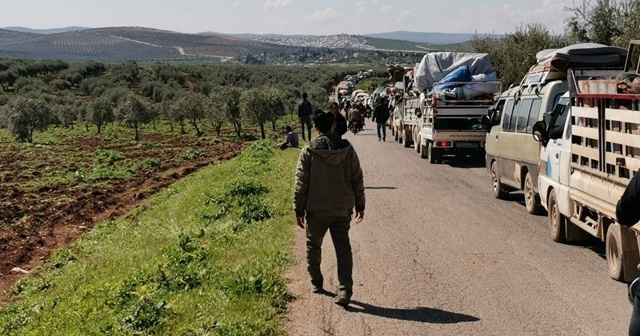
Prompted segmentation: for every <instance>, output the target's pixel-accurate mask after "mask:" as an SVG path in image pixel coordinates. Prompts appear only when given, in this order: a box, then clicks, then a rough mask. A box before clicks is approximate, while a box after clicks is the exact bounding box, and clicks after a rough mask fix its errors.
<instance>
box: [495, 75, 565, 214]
mask: <svg viewBox="0 0 640 336" xmlns="http://www.w3.org/2000/svg"><path fill="white" fill-rule="evenodd" d="M554 78H555V79H554ZM567 90H568V87H567V80H566V75H565V74H562V73H559V72H553V71H551V70H549V69H545V68H542V69H539V70H537V71H536V70H535V69H532V71H531V72H530V73H529V74H528V75H527V76H525V78H524V80H523V81H522V83H521V85H520V86H517V87H513V88H511V89H509V90H507V91H506V92H504V93H503V94H502V96H501V97H500V99H499V100H498V102H497V103H496V105H494V106H493V107H492V110H493V112H492V116H491V126H492V127H491V130H490V132H489V133H488V134H487V138H486V140H485V151H486V165H487V169H488V170H489V174H490V175H491V179H492V186H493V193H494V196H495V197H496V198H500V199H505V198H507V195H508V194H509V192H511V191H516V190H522V191H523V192H524V196H525V204H526V208H527V211H528V212H529V213H531V214H537V213H540V212H542V210H543V209H542V206H541V205H540V198H539V196H538V194H537V193H538V170H537V167H538V158H539V153H540V144H539V143H538V142H537V141H535V140H534V139H533V137H532V136H531V131H532V128H533V124H534V123H536V122H537V121H538V120H542V119H543V118H544V114H545V112H547V111H551V110H553V107H554V105H555V104H556V102H558V100H559V99H560V97H562V95H563V94H564V93H565V92H567Z"/></svg>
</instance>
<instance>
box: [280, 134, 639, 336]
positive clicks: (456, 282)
mask: <svg viewBox="0 0 640 336" xmlns="http://www.w3.org/2000/svg"><path fill="white" fill-rule="evenodd" d="M368 126H369V125H368ZM371 128H372V127H371V126H369V127H368V129H367V130H365V131H364V132H363V133H360V134H358V135H356V136H353V135H349V136H347V138H348V139H349V140H350V141H352V143H353V144H354V146H355V147H356V149H357V151H358V153H359V156H360V160H361V162H362V167H363V170H364V173H365V186H366V187H367V190H366V196H367V210H366V217H365V221H364V222H362V223H361V224H359V225H353V226H352V229H351V239H352V245H353V253H354V265H355V266H354V282H355V285H354V296H353V300H354V301H353V303H352V305H351V307H349V308H348V309H346V310H345V309H343V308H341V307H339V306H337V305H335V304H334V303H333V299H332V298H331V297H330V296H329V295H316V294H311V292H310V288H311V286H310V284H309V282H308V276H307V274H306V270H305V265H304V236H303V232H302V230H299V231H298V232H297V235H296V254H297V258H298V261H299V262H298V265H297V266H296V267H295V268H294V269H293V270H291V272H290V273H291V274H290V277H291V279H292V284H291V289H292V291H293V293H294V294H295V295H296V296H297V297H298V300H296V301H295V302H294V303H293V307H292V311H291V313H290V315H289V322H288V324H287V330H288V332H289V333H290V334H291V335H305V336H313V335H624V334H625V333H626V330H627V326H628V320H629V315H630V313H631V305H630V304H629V303H628V301H627V299H626V287H625V285H624V284H621V283H618V282H615V281H613V280H611V279H610V278H609V277H608V274H607V268H606V261H605V260H604V259H603V257H602V255H603V251H604V248H603V244H602V243H598V242H595V243H592V244H590V245H591V246H588V245H589V244H583V245H582V246H570V245H561V244H557V243H554V242H553V241H552V240H551V239H550V238H549V234H548V229H547V226H546V225H547V221H546V217H536V216H531V215H528V214H527V213H526V211H525V208H524V205H523V199H522V196H518V195H514V196H513V197H512V198H513V200H511V201H500V200H496V199H494V198H493V197H492V194H491V190H490V181H489V177H488V174H487V172H486V169H484V168H482V167H474V168H465V167H460V165H456V164H454V163H451V164H447V163H445V164H441V165H429V163H428V162H427V161H426V160H423V159H420V158H419V155H417V154H416V153H415V151H414V150H413V148H409V149H407V148H402V146H401V145H399V144H398V143H395V142H393V141H389V140H387V142H386V143H382V142H377V137H376V136H375V135H374V131H373V130H372V129H371ZM389 138H390V137H389ZM323 248H324V250H323V258H324V259H323V272H324V274H325V283H326V284H325V288H326V289H328V290H329V291H331V292H333V293H335V292H336V287H337V278H336V274H335V273H336V267H335V255H334V253H333V246H332V244H331V239H330V237H329V236H328V235H327V238H326V239H325V245H324V246H323Z"/></svg>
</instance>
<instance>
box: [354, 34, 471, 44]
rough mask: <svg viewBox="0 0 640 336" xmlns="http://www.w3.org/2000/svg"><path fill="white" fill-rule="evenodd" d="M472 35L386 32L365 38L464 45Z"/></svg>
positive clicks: (368, 35) (367, 35)
mask: <svg viewBox="0 0 640 336" xmlns="http://www.w3.org/2000/svg"><path fill="white" fill-rule="evenodd" d="M473 35H474V34H468V33H431V32H426V33H422V32H408V31H396V32H388V33H379V34H365V35H364V36H366V37H373V38H381V39H389V40H400V41H410V42H417V43H427V44H436V45H438V44H439V45H442V44H456V43H464V42H467V41H469V40H471V38H472V37H473Z"/></svg>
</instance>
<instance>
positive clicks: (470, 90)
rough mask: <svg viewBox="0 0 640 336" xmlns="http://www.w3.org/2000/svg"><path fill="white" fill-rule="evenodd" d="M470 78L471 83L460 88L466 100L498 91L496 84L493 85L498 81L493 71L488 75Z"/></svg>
mask: <svg viewBox="0 0 640 336" xmlns="http://www.w3.org/2000/svg"><path fill="white" fill-rule="evenodd" d="M471 77H472V79H471V83H469V84H466V85H465V86H464V87H463V88H462V93H463V95H464V96H465V97H466V98H467V99H473V98H475V97H478V96H486V95H491V94H494V93H497V92H498V91H499V90H500V87H499V86H498V84H497V83H495V81H496V80H497V79H498V74H497V73H496V72H495V71H494V72H492V73H490V74H480V75H474V76H471Z"/></svg>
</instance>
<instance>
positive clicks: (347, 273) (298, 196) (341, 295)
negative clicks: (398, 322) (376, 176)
mask: <svg viewBox="0 0 640 336" xmlns="http://www.w3.org/2000/svg"><path fill="white" fill-rule="evenodd" d="M313 121H314V124H315V128H316V130H317V131H318V133H320V135H319V136H318V137H316V138H315V139H313V140H312V141H311V142H309V143H308V144H307V145H306V146H305V147H304V148H303V149H302V151H301V153H300V158H299V160H298V165H297V167H296V177H295V185H294V195H293V200H294V204H293V209H294V211H295V214H296V218H297V222H298V226H300V227H301V228H303V229H305V228H306V235H307V269H308V271H309V275H310V276H311V284H312V286H313V292H314V293H322V292H323V289H322V284H323V276H322V272H321V271H320V260H321V256H322V250H321V247H322V240H323V239H324V236H325V234H326V233H327V230H329V232H330V233H331V239H332V240H333V245H334V247H335V250H336V257H337V259H338V282H339V283H340V286H339V291H338V297H337V299H336V303H337V304H339V305H341V306H347V305H348V304H349V302H350V300H351V295H352V294H353V279H352V277H351V274H352V269H353V257H352V255H351V244H350V242H349V228H350V222H351V216H352V215H353V210H354V208H355V212H356V217H355V218H356V223H360V222H361V221H362V219H363V218H364V206H365V196H364V179H363V174H362V169H361V168H360V161H359V160H358V155H357V154H356V151H355V149H354V148H353V147H352V146H351V144H350V143H349V141H347V140H343V139H340V137H338V136H337V135H335V134H333V132H332V129H333V125H334V118H333V113H324V112H322V113H318V114H317V116H316V117H315V118H314V120H313Z"/></svg>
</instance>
